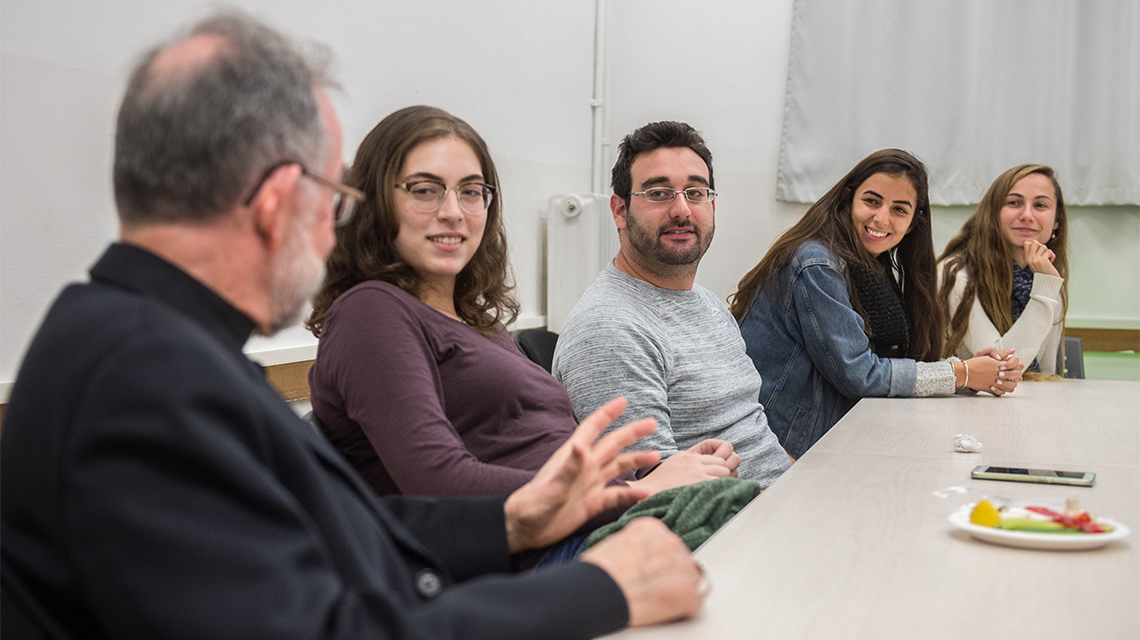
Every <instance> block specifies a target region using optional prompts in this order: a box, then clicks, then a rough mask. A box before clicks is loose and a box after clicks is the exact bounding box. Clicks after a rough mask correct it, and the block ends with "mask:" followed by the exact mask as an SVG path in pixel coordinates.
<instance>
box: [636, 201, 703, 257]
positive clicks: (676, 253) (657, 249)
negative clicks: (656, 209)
mask: <svg viewBox="0 0 1140 640" xmlns="http://www.w3.org/2000/svg"><path fill="white" fill-rule="evenodd" d="M686 228H687V229H692V230H693V233H694V234H695V235H696V242H695V243H693V245H692V246H691V247H687V248H684V249H673V248H671V247H669V246H667V245H666V244H665V243H664V242H662V240H661V234H662V233H663V232H664V231H665V230H666V229H686ZM625 232H626V235H627V236H628V238H629V244H630V246H631V247H633V249H634V250H636V251H637V252H638V253H640V254H641V255H643V256H645V257H647V258H649V259H651V260H653V261H655V262H657V263H658V264H663V265H669V266H672V267H679V266H684V265H690V264H695V263H697V262H700V261H701V258H702V257H704V255H705V251H707V250H708V248H709V244H711V243H712V236H713V229H711V228H710V229H709V236H708V238H705V237H704V234H703V232H702V231H701V229H700V227H698V226H696V225H694V224H693V223H692V222H689V223H687V224H684V225H675V224H672V223H670V224H665V225H662V226H661V227H659V228H658V229H657V232H656V233H650V232H649V231H648V230H647V229H646V228H645V227H643V226H641V224H640V223H639V222H638V221H637V218H636V217H634V216H633V215H631V214H630V212H629V211H628V210H627V211H626V215H625Z"/></svg>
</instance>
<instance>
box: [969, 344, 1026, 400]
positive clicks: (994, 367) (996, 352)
mask: <svg viewBox="0 0 1140 640" xmlns="http://www.w3.org/2000/svg"><path fill="white" fill-rule="evenodd" d="M966 365H967V366H968V367H969V372H970V374H969V378H970V379H969V380H968V381H967V383H966V386H968V387H969V388H971V389H974V390H975V391H985V392H987V393H991V394H993V395H995V396H1000V395H1004V394H1007V393H1010V392H1012V391H1013V390H1014V389H1016V388H1017V383H1019V382H1021V372H1022V370H1024V369H1025V365H1023V364H1021V359H1020V358H1018V357H1017V356H1016V355H1014V352H1013V349H996V348H994V347H986V348H985V349H982V350H981V351H979V352H978V353H977V354H975V356H974V357H973V358H970V359H969V360H967V361H966Z"/></svg>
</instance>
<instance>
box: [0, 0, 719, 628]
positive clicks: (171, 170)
mask: <svg viewBox="0 0 1140 640" xmlns="http://www.w3.org/2000/svg"><path fill="white" fill-rule="evenodd" d="M328 84H329V81H328V78H327V75H326V74H325V73H324V71H323V67H322V66H320V65H318V64H314V63H312V62H311V61H310V60H309V59H308V58H307V57H306V56H305V55H303V54H302V53H300V52H299V50H298V49H297V48H296V46H295V45H294V44H292V43H291V42H289V41H288V40H287V39H285V38H283V37H282V36H280V35H278V34H277V33H275V32H273V31H272V30H270V29H268V28H266V27H263V26H261V25H259V24H257V23H255V22H253V21H251V20H249V19H247V18H244V17H242V16H239V15H232V14H230V15H223V16H220V17H217V18H213V19H210V20H207V21H205V22H203V23H201V24H200V25H198V26H197V28H195V29H194V30H193V31H192V32H191V33H190V34H189V35H187V36H185V37H182V38H180V39H178V40H176V41H175V42H173V43H171V44H169V45H167V46H163V47H160V48H158V49H155V50H154V51H152V52H151V53H149V54H148V55H146V56H145V57H144V59H143V60H142V62H141V63H140V64H139V65H138V67H137V69H136V70H135V71H134V73H133V75H132V76H131V79H130V83H129V85H128V88H127V91H126V96H125V97H124V100H123V104H122V107H121V110H120V112H119V121H118V128H117V135H116V139H115V168H114V185H115V197H116V203H117V205H118V210H119V219H120V223H121V234H120V235H121V242H119V243H116V244H113V245H112V246H111V247H110V248H108V249H107V251H106V253H104V255H103V256H102V257H101V258H100V259H99V260H98V262H96V264H95V265H94V267H92V269H91V280H90V282H87V283H83V284H75V285H71V286H69V287H68V288H67V289H65V290H64V291H63V293H62V294H61V295H60V297H59V298H58V299H57V300H56V302H55V303H54V304H53V306H52V308H51V309H50V310H49V312H48V314H47V316H46V318H45V319H44V321H43V324H42V326H41V327H40V329H39V331H38V333H37V335H36V336H35V338H34V340H33V342H32V344H31V346H30V347H29V349H28V352H27V354H26V356H25V360H24V362H23V364H22V365H21V369H20V373H19V375H18V377H17V380H16V383H15V385H14V387H13V389H12V393H11V399H10V404H9V407H8V413H7V416H6V424H5V428H4V431H3V439H2V442H0V473H2V481H0V486H2V492H3V493H2V501H0V533H2V538H3V542H4V544H3V549H2V551H0V579H2V583H3V588H4V589H3V595H4V601H5V608H4V616H3V619H4V623H5V628H6V629H7V628H9V627H8V625H9V624H10V622H11V621H12V620H13V619H14V618H15V616H16V615H17V613H20V612H22V613H24V614H26V615H25V616H24V617H25V619H28V620H30V621H31V622H32V624H33V625H34V626H35V627H38V628H39V629H41V630H42V631H44V632H45V633H46V634H47V635H49V636H51V637H53V638H112V637H113V638H194V639H198V638H242V639H248V638H273V639H275V640H280V639H283V638H356V637H359V638H411V637H416V638H421V637H433V638H453V637H467V638H552V637H564V638H584V637H592V636H594V635H597V634H601V633H605V632H608V631H612V630H615V629H617V628H619V627H621V626H623V625H625V624H627V623H628V624H633V625H639V624H649V623H653V622H658V621H662V620H668V619H673V618H678V617H684V616H687V615H691V614H692V613H694V612H695V611H697V609H698V608H699V607H700V604H701V601H702V597H703V594H702V591H701V589H700V588H699V581H700V571H699V569H698V568H697V566H696V564H695V562H694V561H693V560H692V557H691V556H690V555H689V553H688V552H687V550H686V549H685V548H684V545H683V543H682V542H681V541H680V539H679V538H677V537H676V536H674V535H673V534H672V533H669V532H668V530H667V529H665V527H664V525H662V524H661V523H660V522H658V521H655V520H650V519H642V520H640V521H638V522H636V523H634V524H635V525H636V526H630V527H627V528H626V530H624V531H623V532H621V533H620V534H618V535H615V536H613V537H612V538H610V539H608V540H606V541H604V542H603V543H601V544H599V545H597V546H596V547H594V548H592V549H591V550H590V551H589V552H587V553H586V554H584V555H583V557H582V561H581V562H574V563H571V564H566V565H562V566H558V567H552V568H550V569H547V570H543V571H537V572H532V573H530V574H526V575H517V576H512V575H506V574H508V573H509V568H510V565H509V561H508V559H509V554H511V553H513V552H517V551H520V550H524V549H531V548H539V547H543V546H546V545H549V544H550V543H552V542H555V541H556V540H558V539H560V538H562V537H564V536H566V535H567V534H569V533H571V532H573V531H574V530H575V529H577V528H578V527H579V526H580V525H582V523H584V522H585V521H586V520H587V519H588V518H589V517H591V516H593V515H595V514H597V513H598V512H600V511H601V510H603V509H606V508H610V507H614V506H617V505H619V504H625V503H629V502H631V501H633V500H636V499H638V498H640V497H643V494H641V493H639V492H638V491H637V490H636V489H631V488H628V487H616V486H615V487H610V486H607V480H608V479H609V478H612V477H613V476H614V475H616V474H617V473H620V472H621V471H623V470H627V469H629V468H632V467H634V466H643V465H645V464H647V463H652V462H653V461H654V460H656V455H655V454H644V453H643V454H622V453H620V452H621V450H622V449H623V448H624V447H626V446H628V445H629V444H630V443H632V442H633V441H634V440H635V439H636V438H637V437H640V436H642V435H645V434H647V433H648V432H650V431H651V430H652V428H653V425H652V422H651V421H644V422H642V423H640V424H638V425H633V426H631V427H629V428H626V429H623V430H621V431H620V432H618V433H616V434H611V435H608V436H606V437H603V438H601V439H599V437H598V436H599V434H600V433H601V431H602V430H603V429H604V428H605V427H606V426H607V425H608V424H609V422H610V421H612V420H613V419H614V418H615V417H616V416H617V415H618V414H620V413H621V411H622V409H623V407H624V403H623V401H617V402H614V403H612V404H609V405H607V406H606V407H605V408H603V409H602V410H601V411H599V412H598V413H597V414H595V415H593V416H591V417H590V418H588V419H587V420H584V421H583V422H582V425H581V427H580V428H579V429H578V430H577V431H576V432H575V434H574V436H573V437H572V438H571V440H570V441H569V442H568V443H567V444H566V445H564V446H563V447H562V448H561V449H559V450H558V451H557V452H556V453H555V454H554V456H553V457H552V458H551V460H550V461H549V462H548V463H547V464H546V465H545V466H544V467H543V468H542V469H541V470H540V471H539V472H538V474H537V475H536V477H535V478H534V480H533V481H531V482H530V483H528V484H527V485H525V486H523V487H522V488H520V489H519V490H518V491H516V492H515V493H513V494H511V495H510V496H508V497H506V498H505V499H504V498H503V497H488V498H478V499H462V500H423V499H415V498H385V499H381V498H378V497H377V496H376V495H375V494H374V493H373V492H372V490H371V489H370V488H369V487H368V486H367V485H366V484H365V483H364V482H363V481H362V480H361V479H360V478H359V477H358V476H357V475H356V472H355V471H354V470H353V469H352V467H351V466H349V465H348V463H347V462H345V461H344V460H343V459H342V458H341V457H340V456H339V455H338V454H337V453H336V451H335V450H333V449H332V447H331V446H330V445H329V444H328V443H327V442H326V441H324V439H323V438H322V437H321V436H319V435H318V434H317V433H316V432H315V431H314V430H313V429H311V428H309V426H308V425H306V424H305V423H304V422H303V421H301V420H300V419H299V418H297V417H296V416H295V415H294V414H293V413H292V411H291V410H290V408H289V407H288V406H287V405H285V404H284V403H283V402H282V401H281V399H280V397H278V396H277V394H276V392H275V391H274V389H273V388H272V387H271V386H270V385H269V384H268V383H267V382H266V380H265V377H264V374H263V373H262V371H261V370H260V368H259V367H257V365H255V364H254V363H252V362H250V361H249V360H248V359H246V357H245V356H244V355H243V354H242V346H243V344H244V343H245V341H246V339H247V338H248V337H249V336H250V334H251V333H252V332H254V331H256V332H259V333H262V334H266V335H269V334H272V333H274V332H275V331H277V330H279V329H280V328H282V327H284V326H287V325H289V324H291V323H292V322H294V321H295V320H296V319H297V317H298V314H299V311H300V310H301V309H302V307H303V305H304V304H305V302H306V300H307V299H308V298H309V296H310V295H311V294H312V293H313V291H314V290H315V288H316V287H317V286H318V285H319V284H320V282H321V279H322V278H323V274H324V260H325V257H326V256H327V254H328V252H329V250H330V248H331V247H332V245H333V242H334V234H333V226H334V223H335V221H338V220H344V219H346V218H347V216H349V215H350V214H351V210H352V205H353V202H354V200H357V199H360V198H361V197H363V196H362V194H361V193H359V192H358V191H356V190H355V189H352V188H349V187H346V186H344V185H342V184H340V183H339V182H338V179H339V176H340V173H341V170H342V161H341V133H340V124H339V122H338V121H337V117H336V114H335V113H334V111H333V108H332V106H331V104H330V102H329V100H328V98H327V97H326V95H325V88H326V87H327V86H328ZM6 634H7V631H6Z"/></svg>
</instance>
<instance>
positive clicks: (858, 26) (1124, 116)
mask: <svg viewBox="0 0 1140 640" xmlns="http://www.w3.org/2000/svg"><path fill="white" fill-rule="evenodd" d="M1138 7H1140V1H1138V0H859V1H858V2H851V1H849V0H796V2H795V10H794V16H793V18H792V40H791V60H790V68H789V71H788V90H787V102H786V105H785V115H784V132H783V138H782V141H781V145H780V171H779V178H778V185H777V197H778V198H779V199H780V200H785V201H790V202H812V201H814V200H815V199H816V198H818V197H819V196H820V195H822V194H823V193H824V192H825V191H826V190H827V189H828V188H829V187H831V186H832V185H833V184H834V183H835V182H837V181H838V180H839V179H840V178H841V177H843V175H844V174H846V173H847V171H849V170H850V169H851V167H852V166H854V165H855V163H856V162H858V161H859V160H860V159H862V158H863V157H864V156H866V155H867V154H869V153H870V152H872V151H875V150H876V149H881V148H885V147H898V148H902V149H906V150H908V151H910V152H912V153H914V154H915V155H917V156H918V157H919V158H920V159H922V160H923V162H925V163H926V165H927V168H928V169H929V170H930V196H931V202H932V203H933V204H972V203H976V202H978V200H979V199H980V198H981V197H982V194H983V193H985V190H986V189H987V188H988V187H989V185H990V183H991V182H993V180H994V178H996V177H997V176H998V175H999V174H1000V173H1002V172H1003V171H1005V170H1006V169H1009V168H1010V167H1013V166H1015V165H1018V164H1023V163H1027V162H1035V163H1042V164H1047V165H1050V166H1052V167H1053V168H1054V169H1056V170H1057V172H1058V177H1059V179H1060V182H1061V186H1062V187H1063V188H1064V190H1065V200H1066V202H1067V203H1069V204H1080V205H1100V204H1140V49H1138V45H1137V34H1138V32H1140V9H1138Z"/></svg>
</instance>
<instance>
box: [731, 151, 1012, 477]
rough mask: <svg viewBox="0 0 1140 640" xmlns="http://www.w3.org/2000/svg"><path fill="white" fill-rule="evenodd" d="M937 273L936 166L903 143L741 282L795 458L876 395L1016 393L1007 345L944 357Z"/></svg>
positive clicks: (765, 389)
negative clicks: (930, 183) (932, 175)
mask: <svg viewBox="0 0 1140 640" xmlns="http://www.w3.org/2000/svg"><path fill="white" fill-rule="evenodd" d="M935 279H936V276H935V262H934V248H933V241H932V239H931V229H930V202H929V198H928V196H927V178H926V168H925V167H924V166H923V164H922V162H920V161H919V160H918V159H917V158H915V157H914V156H912V155H910V154H909V153H907V152H905V151H900V150H898V149H884V150H881V151H876V152H875V153H872V154H871V155H870V156H868V157H866V158H864V159H863V160H862V161H861V162H859V164H857V165H855V168H854V169H852V170H851V171H850V173H848V174H847V175H846V176H844V177H843V179H842V180H840V181H839V183H838V184H836V185H835V186H834V187H832V188H831V189H830V190H829V191H828V192H827V193H826V194H824V196H823V197H822V198H820V199H819V201H817V202H816V203H815V204H813V205H812V206H811V207H810V208H809V209H808V211H807V213H806V214H804V217H803V218H802V219H801V220H800V221H799V222H797V223H796V224H795V225H793V226H792V228H791V229H789V230H788V231H786V232H785V233H784V235H782V236H781V237H780V238H779V239H778V240H776V242H775V244H773V245H772V248H771V249H769V250H768V253H767V255H765V256H764V259H763V260H761V261H760V263H759V264H757V265H756V267H755V268H753V269H752V270H751V271H750V272H748V274H747V275H745V276H744V278H743V279H741V281H740V285H739V287H738V289H737V291H736V293H735V294H734V295H733V296H732V298H731V304H730V308H731V310H732V313H733V315H734V316H735V317H736V319H737V321H738V322H739V323H740V331H741V334H742V335H743V336H744V341H745V343H746V344H747V346H748V355H749V356H750V357H751V358H752V362H753V363H754V364H755V365H756V369H757V370H758V371H759V372H760V376H761V378H762V379H763V382H762V385H761V390H760V402H761V403H763V404H764V407H765V410H766V411H767V413H768V422H769V424H770V425H771V427H772V431H774V432H775V433H776V435H777V436H778V437H779V438H780V442H781V444H783V445H784V448H785V449H786V450H787V451H788V453H789V454H791V455H792V456H793V457H799V456H801V455H803V453H804V452H805V451H807V449H808V448H809V447H811V446H812V445H813V444H815V442H816V441H817V440H819V439H820V438H821V437H823V435H824V434H825V433H827V431H828V430H829V429H830V428H831V426H832V425H834V424H835V423H836V422H838V421H839V419H840V418H841V417H843V415H844V414H845V413H847V411H848V410H850V409H851V407H852V406H854V405H855V403H856V402H858V400H859V399H860V398H864V397H867V396H928V395H938V394H952V393H954V390H955V389H957V388H967V387H968V388H970V389H974V390H980V391H987V392H989V393H992V394H994V395H998V396H1000V395H1002V394H1004V393H1008V392H1010V391H1013V389H1014V388H1015V387H1016V386H1017V382H1018V381H1019V380H1020V379H1021V375H1020V370H1021V364H1020V361H1019V360H1018V359H1017V358H1016V356H1013V355H1011V354H1010V353H1009V352H1002V351H998V350H997V349H993V348H991V349H987V350H985V351H983V352H980V353H979V354H978V355H977V356H976V357H974V358H971V359H969V360H966V361H960V360H957V359H953V360H942V361H940V360H939V358H940V357H941V355H942V348H943V339H944V337H945V333H944V331H945V320H944V314H943V311H942V310H941V308H940V307H939V306H938V303H937V300H936V283H935Z"/></svg>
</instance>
